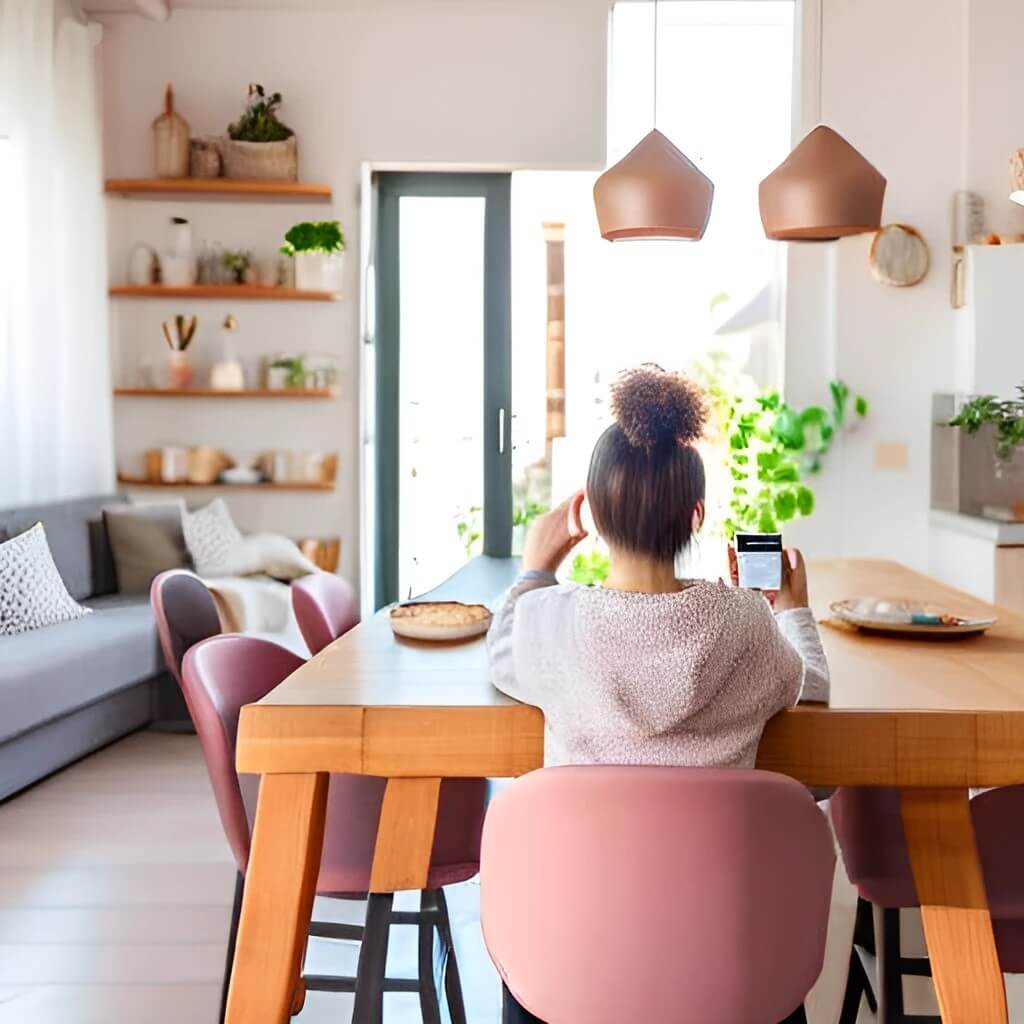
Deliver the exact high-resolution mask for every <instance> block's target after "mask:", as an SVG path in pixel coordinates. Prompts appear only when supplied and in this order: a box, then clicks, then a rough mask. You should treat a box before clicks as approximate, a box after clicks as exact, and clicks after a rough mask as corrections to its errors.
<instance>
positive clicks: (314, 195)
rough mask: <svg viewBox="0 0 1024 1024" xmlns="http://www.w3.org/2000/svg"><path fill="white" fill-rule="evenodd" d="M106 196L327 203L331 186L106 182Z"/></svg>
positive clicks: (172, 180)
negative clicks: (281, 200)
mask: <svg viewBox="0 0 1024 1024" xmlns="http://www.w3.org/2000/svg"><path fill="white" fill-rule="evenodd" d="M106 192H107V194H108V195H117V196H123V197H125V198H131V197H133V196H139V197H142V198H146V199H181V198H184V197H187V198H196V199H202V198H210V197H212V198H216V199H254V200H261V199H283V200H291V201H293V202H302V201H305V202H330V201H331V198H332V194H331V186H330V185H325V184H322V183H319V182H311V181H271V180H263V179H254V178H107V182H106Z"/></svg>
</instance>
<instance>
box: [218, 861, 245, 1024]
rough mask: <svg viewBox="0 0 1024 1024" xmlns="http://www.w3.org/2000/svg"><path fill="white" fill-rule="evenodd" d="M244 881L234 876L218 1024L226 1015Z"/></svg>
mask: <svg viewBox="0 0 1024 1024" xmlns="http://www.w3.org/2000/svg"><path fill="white" fill-rule="evenodd" d="M244 885H245V879H244V878H243V877H242V872H241V871H239V872H238V874H237V875H235V899H234V902H233V903H232V906H231V927H230V928H229V930H228V951H227V956H226V957H225V958H224V985H223V987H222V989H221V993H220V1017H219V1018H218V1019H219V1021H220V1024H224V1020H225V1018H226V1017H227V1014H228V987H229V985H230V984H231V968H232V967H234V965H235V942H236V940H237V939H238V919H239V917H240V916H241V914H242V889H243V887H244Z"/></svg>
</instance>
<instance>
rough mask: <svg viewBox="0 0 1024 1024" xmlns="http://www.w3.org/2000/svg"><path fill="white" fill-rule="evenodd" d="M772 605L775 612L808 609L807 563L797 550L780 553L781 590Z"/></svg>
mask: <svg viewBox="0 0 1024 1024" xmlns="http://www.w3.org/2000/svg"><path fill="white" fill-rule="evenodd" d="M774 605H775V610H776V611H777V612H785V611H789V610H790V609H792V608H809V607H810V604H809V602H808V598H807V563H806V562H805V561H804V556H803V555H802V554H800V551H799V549H798V548H786V549H785V550H784V551H783V552H782V588H781V589H780V590H779V592H778V594H777V595H776V596H775V602H774Z"/></svg>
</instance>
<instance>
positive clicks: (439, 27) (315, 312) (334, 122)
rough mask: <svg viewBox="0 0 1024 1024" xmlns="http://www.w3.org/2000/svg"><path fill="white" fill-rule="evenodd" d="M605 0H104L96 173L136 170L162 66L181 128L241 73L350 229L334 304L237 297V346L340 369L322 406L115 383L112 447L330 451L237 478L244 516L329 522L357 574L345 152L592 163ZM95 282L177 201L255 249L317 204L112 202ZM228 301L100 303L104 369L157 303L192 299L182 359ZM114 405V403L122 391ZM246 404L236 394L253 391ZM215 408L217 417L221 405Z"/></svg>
mask: <svg viewBox="0 0 1024 1024" xmlns="http://www.w3.org/2000/svg"><path fill="white" fill-rule="evenodd" d="M607 16H608V4H607V2H606V0H559V2H558V3H550V2H545V0H488V2H486V3H472V4H470V3H465V2H460V0H431V2H429V3H423V2H417V0H401V2H395V0H389V2H388V3H387V4H386V5H385V4H383V3H375V4H360V5H354V4H350V5H347V6H346V7H344V8H342V9H339V10H337V11H334V12H322V11H321V12H313V11H298V10H291V11H288V12H284V11H259V12H253V11H199V10H191V9H190V10H177V11H175V13H174V15H173V17H172V18H171V20H170V21H168V22H167V23H166V24H162V25H161V24H154V23H152V22H149V21H146V20H144V19H142V18H140V17H138V16H135V15H131V14H124V15H108V16H104V17H103V19H102V20H103V21H104V24H105V33H104V40H103V43H102V49H101V56H100V60H101V67H102V74H103V80H104V86H103V114H104V121H105V154H106V173H107V174H108V175H109V176H116V177H135V176H148V175H150V174H151V173H152V164H151V132H150V122H151V121H152V119H153V117H154V116H155V115H156V114H157V113H159V112H160V108H161V104H162V95H163V88H164V85H165V83H166V82H168V81H171V82H173V83H174V86H175V91H176V97H177V106H178V109H179V111H180V112H181V113H182V115H183V116H184V117H185V118H186V119H187V120H188V121H189V123H190V126H191V130H192V134H193V135H198V134H205V133H215V132H221V131H223V130H224V128H225V127H226V125H227V123H228V122H229V121H230V120H232V119H234V118H235V117H237V116H238V114H239V113H240V111H241V108H242V106H243V105H244V100H245V93H246V86H247V83H249V82H251V81H258V82H261V83H263V84H264V85H266V86H268V87H271V88H273V89H275V90H279V91H281V92H282V93H283V94H284V97H285V105H284V107H283V109H282V116H283V118H284V120H286V122H287V123H289V124H290V125H291V126H292V127H293V128H294V129H295V131H296V133H297V135H298V138H299V146H300V174H301V176H302V177H303V178H306V179H310V180H317V181H328V182H330V183H331V184H332V185H333V187H334V194H335V200H334V206H333V213H332V215H333V216H337V217H338V218H339V219H340V220H341V222H342V225H343V227H344V229H345V231H346V234H347V237H348V242H349V260H348V263H347V267H346V281H347V286H346V293H347V301H346V302H344V303H342V304H339V305H337V306H319V305H316V306H314V305H312V304H301V305H295V306H293V305H292V304H289V303H275V304H272V303H265V304H264V303H236V304H234V305H233V306H232V307H230V311H231V312H234V313H235V315H236V316H237V317H238V319H239V321H240V324H241V328H242V335H241V344H240V346H239V347H240V349H241V354H242V355H251V354H257V353H262V352H269V351H274V350H277V349H285V350H289V349H291V350H296V351H304V350H305V351H330V352H334V353H336V354H337V355H338V356H339V358H340V360H341V367H342V381H341V387H342V392H343V393H342V397H341V399H340V400H339V401H337V402H335V403H331V404H330V405H326V404H325V405H321V404H320V403H294V404H292V403H286V402H281V403H275V404H273V405H269V404H265V405H262V406H258V407H253V406H247V407H243V406H236V405H231V406H229V407H228V408H227V410H225V409H224V407H223V403H219V404H206V403H202V402H195V401H190V402H188V403H187V404H186V403H178V405H180V406H183V407H184V408H180V409H179V408H176V407H172V406H171V405H169V404H167V403H164V402H161V403H159V404H155V403H152V402H150V403H148V404H142V403H141V402H140V400H136V399H130V400H129V399H122V400H120V401H121V405H120V406H119V409H118V416H117V424H116V429H117V436H118V444H119V450H121V451H137V452H141V451H142V450H143V449H145V448H147V447H152V446H153V445H155V444H159V443H161V442H167V441H172V440H180V441H185V442H195V441H199V440H204V441H206V442H207V443H212V444H215V445H218V444H222V443H223V444H224V445H225V446H226V447H229V448H231V449H233V450H239V449H244V450H247V451H248V450H256V449H259V448H261V447H275V446H282V447H287V446H294V447H302V448H314V449H322V450H337V451H339V452H340V454H341V470H340V482H339V487H338V491H337V493H336V494H335V495H332V496H321V495H308V496H301V497H296V496H291V495H273V494H249V495H245V494H241V493H239V494H237V495H234V496H232V498H231V502H232V507H233V509H234V510H235V512H236V515H237V518H238V520H239V522H240V523H241V524H242V525H243V526H244V527H247V528H250V529H252V528H262V529H274V530H280V531H282V532H286V533H289V534H299V533H336V534H340V535H341V536H342V570H343V572H344V573H345V574H346V575H347V576H349V577H350V578H352V579H356V578H357V577H358V568H359V567H358V516H359V512H360V507H359V500H358V494H357V491H358V480H359V469H358V456H359V447H358V431H359V423H358V394H357V390H356V389H357V386H358V344H359V341H358V302H357V290H358V259H357V256H356V254H357V253H358V252H359V238H358V224H359V218H358V210H359V194H358V193H359V181H360V177H359V172H360V166H361V164H362V163H363V162H364V161H374V162H385V161H390V162H425V163H429V162H443V163H448V164H452V163H467V164H494V165H505V166H513V165H514V166H535V167H567V166H581V167H597V166H600V165H601V164H602V163H603V160H604V149H605V107H606V82H605V79H606V35H607ZM110 208H111V250H112V251H111V274H112V280H114V281H120V280H123V278H124V264H125V259H126V255H127V251H128V248H129V247H130V245H131V244H132V243H133V242H134V241H135V240H137V239H138V238H146V239H150V240H154V241H157V242H159V241H160V236H161V233H162V230H163V222H164V220H165V218H166V217H168V216H170V215H172V214H173V213H177V212H178V211H179V210H182V211H183V212H182V215H184V216H190V217H192V218H193V219H194V221H195V222H196V226H197V230H198V232H199V233H200V234H201V235H202V236H203V237H206V238H210V239H218V240H220V241H221V242H223V243H225V244H230V243H239V244H242V245H249V246H253V247H255V248H257V249H259V248H264V249H268V250H269V249H272V248H273V247H275V246H276V245H277V244H279V242H280V236H281V234H282V232H283V230H284V229H285V228H286V227H287V226H288V225H289V224H290V223H292V222H294V221H295V220H299V219H305V218H308V217H311V216H313V217H317V218H322V217H324V216H326V215H327V214H328V212H329V211H328V208H326V207H322V206H320V207H317V206H313V207H310V206H271V205H262V204H261V205H259V206H252V207H250V206H248V205H246V206H231V205H228V204H217V203H192V204H174V203H159V204H158V203H154V202H140V201H137V200H132V201H126V200H120V199H116V200H111V201H110ZM227 311H229V307H228V306H227V305H224V304H221V303H215V302H209V303H201V304H196V307H195V308H194V309H186V308H183V307H182V305H181V304H180V303H165V302H162V301H161V302H124V301H119V302H118V303H117V304H116V306H115V314H114V316H113V324H114V334H115V350H116V353H117V355H118V357H119V362H120V364H121V366H122V367H124V366H126V365H128V364H130V362H131V358H132V353H133V352H138V351H139V350H140V349H143V348H144V349H146V350H147V351H148V352H150V353H151V354H153V355H154V356H155V357H156V358H159V355H160V350H161V346H162V342H161V341H160V339H159V323H160V320H161V319H163V318H164V317H166V316H169V315H171V314H173V313H175V312H182V313H184V312H196V313H198V314H199V316H200V318H201V321H202V325H201V328H200V330H201V335H202V334H203V332H205V338H204V337H201V340H200V342H199V343H197V346H196V358H197V359H201V358H204V356H205V357H206V358H209V357H211V356H212V355H213V354H214V351H215V328H216V325H217V324H218V323H219V321H220V320H222V319H223V316H224V313H225V312H227ZM129 402H130V403H132V404H130V405H129V404H127V403H129ZM254 408H255V409H256V410H257V411H255V412H254V411H253V409H254ZM225 412H226V415H225Z"/></svg>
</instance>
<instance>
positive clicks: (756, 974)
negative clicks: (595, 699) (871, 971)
mask: <svg viewBox="0 0 1024 1024" xmlns="http://www.w3.org/2000/svg"><path fill="white" fill-rule="evenodd" d="M834 867H835V853H834V850H833V845H832V837H831V834H830V832H829V827H828V822H827V821H826V819H825V817H824V815H823V814H822V813H821V811H820V810H818V808H817V806H816V805H815V803H814V800H813V798H812V797H811V794H810V793H809V792H808V791H807V789H806V788H805V787H804V786H801V785H800V784H799V783H797V782H795V781H793V780H792V779H788V778H785V777H784V776H781V775H775V774H773V773H769V772H760V771H753V770H746V769H716V768H662V767H617V766H609V765H593V766H580V767H563V768H547V769H542V770H540V771H536V772H533V773H531V774H529V775H526V776H524V777H523V778H521V779H519V780H518V781H516V782H514V783H512V784H511V785H510V786H508V788H507V789H505V790H504V791H503V792H502V793H501V794H500V795H499V796H497V797H496V798H495V799H493V800H492V802H491V805H490V808H489V809H488V812H487V820H486V822H485V823H484V836H483V847H482V856H481V868H480V871H481V875H480V884H481V919H482V922H483V929H484V940H485V942H486V943H487V949H488V951H489V953H490V955H491V959H492V960H493V961H494V963H495V965H496V966H497V968H498V972H499V973H500V975H501V977H502V981H503V982H504V985H505V1013H504V1018H503V1019H504V1020H505V1021H506V1022H507V1024H511V1022H519V1021H521V1022H538V1021H539V1022H544V1024H581V1022H583V1021H585V1022H586V1024H623V1022H627V1021H637V1022H640V1021H642V1022H643V1024H710V1022H712V1021H713V1022H714V1024H778V1022H779V1021H790V1022H794V1024H795V1022H803V1021H806V1016H805V1014H804V1010H803V1001H804V998H805V996H806V995H807V992H808V991H809V990H810V988H811V986H812V985H813V984H814V982H815V980H816V979H817V977H818V975H819V974H820V973H821V967H822V962H823V959H824V955H825V936H826V932H827V929H828V914H829V905H830V900H831V892H832V876H833V871H834Z"/></svg>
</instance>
